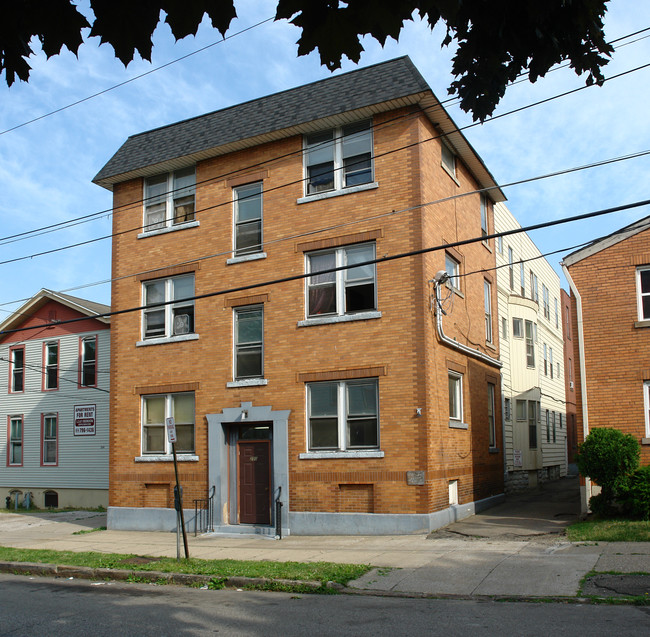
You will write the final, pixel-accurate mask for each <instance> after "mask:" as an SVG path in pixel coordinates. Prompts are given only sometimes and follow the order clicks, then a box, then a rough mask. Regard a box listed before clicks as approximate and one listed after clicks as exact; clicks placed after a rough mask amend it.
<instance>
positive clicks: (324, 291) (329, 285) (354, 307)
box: [307, 243, 377, 316]
mask: <svg viewBox="0 0 650 637" xmlns="http://www.w3.org/2000/svg"><path fill="white" fill-rule="evenodd" d="M374 258H375V245H374V243H369V244H364V245H355V246H350V247H346V248H338V249H336V250H328V251H322V252H315V253H313V254H309V255H307V268H308V271H309V273H310V274H312V276H310V277H309V278H308V279H307V297H308V298H307V305H308V309H307V314H308V316H320V315H323V314H334V315H344V314H353V313H355V312H363V311H367V310H374V309H376V307H377V302H376V290H375V288H376V285H375V280H376V273H375V264H374V263H371V264H368V265H359V266H356V267H350V268H348V269H346V270H339V271H338V272H324V273H323V274H318V272H321V271H322V270H328V269H330V268H336V267H341V266H346V265H347V266H354V265H355V264H357V263H363V262H365V261H372V260H373V259H374Z"/></svg>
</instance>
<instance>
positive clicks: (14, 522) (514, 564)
mask: <svg viewBox="0 0 650 637" xmlns="http://www.w3.org/2000/svg"><path fill="white" fill-rule="evenodd" d="M573 480H574V482H575V479H573ZM573 488H577V484H576V485H574V484H573V483H572V482H571V481H570V479H564V480H560V481H559V482H557V483H554V484H553V485H550V486H549V485H547V487H545V488H544V489H542V490H539V491H536V492H534V493H528V494H525V495H520V496H515V497H511V498H508V500H507V501H506V503H504V504H502V505H499V506H497V507H494V508H493V509H490V510H488V511H485V512H483V513H481V514H478V515H475V516H472V517H471V518H467V519H466V520H463V521H461V522H457V523H455V524H452V525H450V526H448V527H446V528H445V529H442V530H440V531H438V532H434V533H432V534H431V535H429V536H425V535H406V536H404V535H401V536H288V537H285V538H283V539H282V540H279V541H278V540H271V539H268V538H264V537H258V536H255V537H253V536H239V537H233V536H228V537H225V536H217V535H202V536H198V537H194V536H193V535H189V536H188V543H189V551H190V556H191V557H196V558H203V559H238V560H274V561H298V562H312V561H327V562H347V563H356V564H372V565H373V566H375V567H377V568H376V569H373V570H371V571H370V572H369V573H367V574H366V575H365V576H363V577H362V578H360V579H359V580H357V581H355V582H353V583H352V584H351V585H350V586H351V587H352V588H356V589H362V590H367V591H377V592H382V593H384V594H387V593H388V594H413V595H453V596H461V597H465V596H476V595H487V596H512V597H538V596H541V597H558V596H569V597H571V596H575V595H576V594H577V593H578V590H579V586H580V580H581V579H582V578H583V577H584V576H585V574H587V573H588V572H590V571H592V570H595V571H600V572H606V571H609V572H612V571H614V572H617V573H638V572H645V573H650V542H636V543H599V544H597V545H589V544H573V543H571V542H568V541H567V540H566V538H565V537H564V536H562V535H559V533H560V532H561V531H562V530H563V528H564V527H565V526H566V525H567V524H569V523H570V521H572V520H574V519H575V517H576V515H577V510H575V509H574V508H572V506H575V507H577V498H576V499H575V500H573V498H572V496H571V494H570V492H571V490H572V489H573ZM573 503H575V505H574V504H573ZM105 524H106V516H105V514H101V513H92V512H84V511H74V512H66V513H56V514H53V513H43V514H30V515H16V514H12V513H3V514H0V544H1V545H3V546H11V547H19V548H41V549H55V550H66V551H97V552H103V553H134V554H137V555H147V556H168V557H175V556H176V535H175V534H173V533H161V532H138V531H110V530H109V531H95V532H93V533H85V534H82V535H73V533H75V532H77V531H80V530H90V529H93V528H97V527H101V526H105ZM592 584H593V585H592ZM601 584H602V586H601ZM589 586H590V587H591V588H590V590H589V591H588V592H589V593H590V594H594V595H598V594H602V595H603V596H608V597H609V596H615V595H616V594H617V593H616V591H617V589H621V590H622V589H625V590H633V591H636V592H632V593H630V592H627V593H626V594H628V595H629V594H650V577H645V578H644V577H641V578H639V577H636V578H632V577H626V578H623V579H621V578H619V579H618V580H617V579H616V578H612V577H611V576H609V578H605V577H604V576H598V577H596V578H594V579H593V580H592V581H591V582H590V584H589ZM598 586H600V587H601V588H602V592H600V593H599V592H598V590H600V589H599V588H598ZM630 586H632V589H630ZM587 588H589V587H587Z"/></svg>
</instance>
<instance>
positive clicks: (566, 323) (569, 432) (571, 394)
mask: <svg viewBox="0 0 650 637" xmlns="http://www.w3.org/2000/svg"><path fill="white" fill-rule="evenodd" d="M560 304H561V307H562V336H563V339H564V388H565V393H566V446H567V461H568V462H569V464H572V463H575V461H576V454H577V453H578V428H577V422H576V373H575V368H576V357H575V349H574V340H575V338H576V337H575V332H574V327H573V310H572V308H571V296H570V295H569V294H567V292H566V291H565V290H564V289H562V290H560Z"/></svg>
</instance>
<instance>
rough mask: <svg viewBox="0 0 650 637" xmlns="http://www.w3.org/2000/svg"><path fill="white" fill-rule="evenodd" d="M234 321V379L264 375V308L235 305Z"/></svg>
mask: <svg viewBox="0 0 650 637" xmlns="http://www.w3.org/2000/svg"><path fill="white" fill-rule="evenodd" d="M234 321H235V347H234V350H235V352H234V353H235V361H234V368H235V374H234V375H235V380H245V379H247V378H261V377H262V376H263V375H264V310H263V308H262V306H249V307H237V308H235V309H234Z"/></svg>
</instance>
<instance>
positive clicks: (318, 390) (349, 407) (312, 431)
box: [307, 378, 379, 451]
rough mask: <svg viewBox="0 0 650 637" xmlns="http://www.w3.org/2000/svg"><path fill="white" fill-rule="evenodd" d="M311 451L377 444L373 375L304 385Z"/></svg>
mask: <svg viewBox="0 0 650 637" xmlns="http://www.w3.org/2000/svg"><path fill="white" fill-rule="evenodd" d="M307 404H308V407H307V413H308V437H309V443H308V444H309V450H310V451H355V450H363V449H377V448H378V447H379V391H378V383H377V379H376V378H367V379H360V380H347V381H333V382H330V381H328V382H318V383H309V384H308V385H307Z"/></svg>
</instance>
